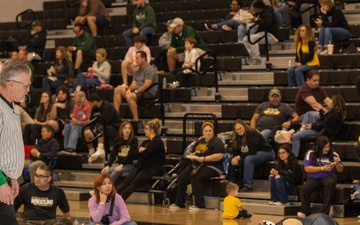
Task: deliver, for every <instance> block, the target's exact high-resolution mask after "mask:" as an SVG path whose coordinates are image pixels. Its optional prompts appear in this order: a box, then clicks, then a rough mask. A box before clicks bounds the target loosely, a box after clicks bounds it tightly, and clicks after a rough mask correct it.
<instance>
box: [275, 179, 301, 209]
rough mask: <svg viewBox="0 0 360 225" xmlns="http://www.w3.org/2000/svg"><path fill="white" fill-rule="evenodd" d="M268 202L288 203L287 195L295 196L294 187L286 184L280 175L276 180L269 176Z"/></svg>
mask: <svg viewBox="0 0 360 225" xmlns="http://www.w3.org/2000/svg"><path fill="white" fill-rule="evenodd" d="M269 184H270V194H271V195H270V200H271V201H273V202H281V203H282V204H285V203H288V202H289V198H288V195H295V194H296V186H295V185H294V184H290V183H288V182H287V181H286V180H285V178H284V177H283V176H282V175H279V178H276V177H275V176H274V175H270V176H269Z"/></svg>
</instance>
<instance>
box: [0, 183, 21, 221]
mask: <svg viewBox="0 0 360 225" xmlns="http://www.w3.org/2000/svg"><path fill="white" fill-rule="evenodd" d="M7 182H8V184H9V186H10V187H11V180H10V179H8V178H7ZM0 223H1V225H17V224H18V222H17V220H16V214H15V207H14V205H6V204H4V203H2V202H0Z"/></svg>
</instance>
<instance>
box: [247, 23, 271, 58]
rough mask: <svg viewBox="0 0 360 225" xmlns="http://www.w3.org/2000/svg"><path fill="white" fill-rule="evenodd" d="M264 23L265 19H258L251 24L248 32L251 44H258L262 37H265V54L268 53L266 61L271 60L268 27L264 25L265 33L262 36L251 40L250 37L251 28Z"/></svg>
mask: <svg viewBox="0 0 360 225" xmlns="http://www.w3.org/2000/svg"><path fill="white" fill-rule="evenodd" d="M261 23H263V21H262V20H261V19H258V20H257V21H256V22H255V23H254V24H253V25H251V26H250V27H249V30H248V31H247V33H246V36H247V39H248V41H249V43H250V44H252V45H253V44H256V43H258V42H259V41H260V40H261V39H263V38H265V54H266V61H267V62H269V40H268V31H267V27H266V26H265V25H264V28H265V35H264V36H262V37H259V38H258V39H256V40H255V41H251V38H250V30H251V29H253V28H254V27H255V26H256V25H258V24H261Z"/></svg>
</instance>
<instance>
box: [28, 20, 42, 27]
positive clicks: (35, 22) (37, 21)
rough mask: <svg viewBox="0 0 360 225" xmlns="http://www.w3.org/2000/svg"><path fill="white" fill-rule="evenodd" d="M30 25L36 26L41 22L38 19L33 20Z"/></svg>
mask: <svg viewBox="0 0 360 225" xmlns="http://www.w3.org/2000/svg"><path fill="white" fill-rule="evenodd" d="M31 26H33V27H37V26H42V24H41V21H40V20H35V21H34V22H32V24H31Z"/></svg>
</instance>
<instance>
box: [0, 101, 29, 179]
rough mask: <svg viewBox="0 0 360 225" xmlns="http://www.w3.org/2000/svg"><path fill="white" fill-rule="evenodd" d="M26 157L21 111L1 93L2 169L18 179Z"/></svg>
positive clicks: (0, 143) (0, 140) (0, 135)
mask: <svg viewBox="0 0 360 225" xmlns="http://www.w3.org/2000/svg"><path fill="white" fill-rule="evenodd" d="M11 106H12V107H11ZM24 158H25V156H24V142H23V138H22V132H21V126H20V119H19V112H16V111H15V109H14V105H13V104H12V103H9V102H7V101H6V100H5V99H4V97H3V96H2V95H1V94H0V170H2V171H3V173H5V175H6V176H8V177H10V178H11V179H17V178H18V177H20V176H21V173H22V170H23V168H24Z"/></svg>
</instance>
